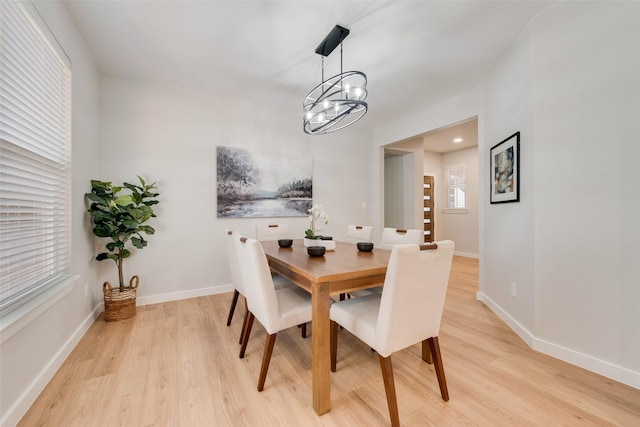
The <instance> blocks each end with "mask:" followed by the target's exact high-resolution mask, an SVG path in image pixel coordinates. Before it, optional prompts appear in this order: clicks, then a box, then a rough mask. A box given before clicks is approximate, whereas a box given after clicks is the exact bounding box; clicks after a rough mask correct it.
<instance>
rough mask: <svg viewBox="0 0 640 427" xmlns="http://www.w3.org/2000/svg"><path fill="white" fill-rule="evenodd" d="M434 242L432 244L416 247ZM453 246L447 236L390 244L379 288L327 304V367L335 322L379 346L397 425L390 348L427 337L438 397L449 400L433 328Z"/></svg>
mask: <svg viewBox="0 0 640 427" xmlns="http://www.w3.org/2000/svg"><path fill="white" fill-rule="evenodd" d="M434 246H437V248H436V249H428V250H427V249H424V250H421V249H423V248H427V247H431V248H433V247H434ZM453 248H454V243H453V242H452V241H450V240H445V241H441V242H436V243H435V245H422V246H421V245H397V246H394V248H393V250H392V252H391V258H390V259H389V266H388V268H387V274H386V277H385V281H384V287H383V290H382V294H372V295H368V296H365V297H361V298H352V299H348V300H345V301H340V302H336V303H334V304H333V305H332V306H331V370H332V371H333V372H335V371H336V352H337V341H338V340H337V337H338V325H340V326H342V327H344V329H346V330H348V331H349V332H351V333H352V334H354V335H355V336H357V337H358V338H360V339H361V340H362V341H364V342H365V343H366V344H367V345H368V346H369V347H371V348H372V349H373V350H375V351H377V352H378V358H379V359H380V367H381V369H382V376H383V380H384V385H385V391H386V394H387V404H388V406H389V414H390V418H391V424H392V425H393V426H398V425H400V421H399V416H398V404H397V400H396V392H395V385H394V380H393V370H392V367H391V354H392V353H395V352H397V351H400V350H402V349H404V348H407V347H410V346H412V345H414V344H417V343H419V342H421V341H422V342H423V346H424V344H425V341H426V344H428V346H429V350H430V352H431V356H432V358H433V362H434V366H435V371H436V375H437V378H438V383H439V385H440V393H441V395H442V399H443V400H445V401H447V400H449V392H448V390H447V383H446V379H445V375H444V368H443V365H442V356H441V355H440V345H439V343H438V334H439V331H440V322H441V319H442V311H443V309H444V301H445V296H446V292H447V285H448V283H449V273H450V271H451V261H452V258H453ZM423 348H424V347H423ZM424 357H425V356H424V355H423V358H424Z"/></svg>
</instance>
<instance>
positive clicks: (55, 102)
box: [0, 1, 71, 316]
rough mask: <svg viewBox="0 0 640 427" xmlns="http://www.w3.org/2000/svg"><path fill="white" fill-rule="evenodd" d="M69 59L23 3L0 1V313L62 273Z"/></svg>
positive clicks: (65, 264) (67, 249)
mask: <svg viewBox="0 0 640 427" xmlns="http://www.w3.org/2000/svg"><path fill="white" fill-rule="evenodd" d="M70 253H71V64H70V61H69V59H68V57H67V56H66V55H65V54H64V51H63V50H62V48H61V47H60V45H59V44H58V43H57V41H56V40H55V37H53V34H52V33H51V32H50V30H49V29H48V28H47V26H46V24H45V23H44V21H43V20H42V18H41V17H40V16H39V15H38V13H37V11H36V10H35V8H34V7H33V6H32V5H31V3H29V2H22V1H21V2H8V1H0V278H1V280H0V316H4V315H5V314H7V313H9V312H11V311H13V310H14V309H16V308H17V307H19V306H21V305H22V304H24V303H26V302H28V301H29V300H30V299H32V298H34V297H35V296H37V295H39V294H41V293H42V292H44V291H46V290H48V289H50V288H51V287H53V286H55V285H56V284H58V283H61V282H63V281H65V280H66V279H68V278H69V277H70Z"/></svg>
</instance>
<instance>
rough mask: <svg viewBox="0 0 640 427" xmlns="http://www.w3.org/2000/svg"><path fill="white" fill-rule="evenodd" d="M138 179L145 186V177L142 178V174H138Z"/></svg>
mask: <svg viewBox="0 0 640 427" xmlns="http://www.w3.org/2000/svg"><path fill="white" fill-rule="evenodd" d="M137 177H138V179H139V180H140V184H142V186H143V187H144V186H145V185H146V184H145V182H144V179H142V177H141V176H140V175H137Z"/></svg>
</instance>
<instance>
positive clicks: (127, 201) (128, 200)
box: [115, 194, 133, 206]
mask: <svg viewBox="0 0 640 427" xmlns="http://www.w3.org/2000/svg"><path fill="white" fill-rule="evenodd" d="M115 202H116V205H118V206H129V205H131V204H133V198H132V197H131V195H129V194H128V195H126V196H120V197H118V198H117V199H116V200H115Z"/></svg>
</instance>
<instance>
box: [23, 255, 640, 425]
mask: <svg viewBox="0 0 640 427" xmlns="http://www.w3.org/2000/svg"><path fill="white" fill-rule="evenodd" d="M477 280H478V263H477V260H473V259H469V258H461V257H454V265H453V270H452V275H451V281H450V285H449V290H448V294H447V301H446V304H445V312H444V317H443V322H442V327H441V333H440V346H441V350H442V355H443V360H444V367H445V373H446V376H447V383H448V386H449V394H450V397H451V400H450V401H449V402H444V401H443V400H442V399H441V398H440V391H439V389H438V381H437V379H436V375H435V372H434V370H433V366H432V365H428V364H426V363H424V362H423V361H422V360H421V358H420V356H421V346H420V345H419V344H418V345H415V346H414V347H412V348H410V349H407V350H404V351H402V352H399V353H396V354H394V355H393V356H392V360H393V367H394V373H395V382H396V389H397V394H398V403H399V412H400V422H401V424H402V425H403V426H465V425H470V426H471V425H477V426H489V425H491V426H516V425H518V426H560V425H561V426H573V425H597V426H640V390H637V389H634V388H631V387H628V386H625V385H623V384H620V383H617V382H615V381H612V380H610V379H607V378H604V377H602V376H599V375H597V374H594V373H591V372H588V371H585V370H583V369H581V368H578V367H575V366H572V365H569V364H567V363H564V362H561V361H559V360H556V359H553V358H551V357H549V356H545V355H543V354H541V353H538V352H536V351H533V350H531V349H530V348H529V347H528V346H527V345H526V344H525V343H524V342H522V340H520V338H518V336H517V335H516V334H515V333H514V332H512V331H511V330H510V329H509V328H508V327H507V326H506V325H505V324H504V323H503V322H502V321H501V320H499V319H498V318H497V317H496V316H495V315H494V314H493V313H492V312H491V311H490V310H489V309H488V308H487V307H485V306H484V305H483V304H482V303H480V302H478V301H476V299H475V294H476V291H477ZM230 302H231V293H228V294H223V295H214V296H207V297H201V298H194V299H189V300H182V301H174V302H170V303H164V304H155V305H149V306H144V307H138V314H137V315H136V317H134V318H133V319H129V320H125V321H120V322H115V323H106V322H104V321H103V320H102V319H98V320H97V321H96V322H95V323H94V324H93V325H92V327H91V328H90V330H89V331H88V332H87V333H86V335H85V336H84V337H83V338H82V340H81V342H80V343H79V344H78V346H77V347H76V348H75V349H74V351H73V352H72V354H71V355H70V356H69V358H68V359H67V360H66V361H65V363H64V364H63V366H62V367H61V368H60V370H59V371H58V372H57V374H56V375H55V376H54V378H53V379H52V380H51V382H50V383H49V385H48V386H47V387H46V388H45V390H44V391H43V392H42V393H41V395H40V396H39V397H38V399H37V400H36V401H35V402H34V404H33V405H32V407H31V408H30V409H29V411H28V412H27V414H26V415H25V416H24V417H23V419H22V420H21V422H20V424H19V425H20V426H83V427H85V426H181V427H182V426H328V427H330V426H385V425H389V418H388V417H389V414H388V410H387V403H386V398H385V394H384V385H383V382H382V375H381V373H380V365H379V362H378V358H377V355H376V354H375V353H374V352H372V351H370V349H369V348H368V347H367V346H366V345H364V344H363V343H361V342H360V341H358V340H357V339H355V338H354V337H353V336H351V335H350V334H349V333H348V332H346V331H341V336H340V341H339V347H338V371H337V372H336V373H335V374H332V375H331V389H332V410H331V412H330V413H328V414H326V415H323V416H321V417H320V416H317V415H316V414H315V412H314V410H313V407H312V402H311V339H310V338H307V339H302V338H301V337H300V331H299V329H298V328H292V329H290V330H287V331H284V332H281V333H280V334H278V338H277V340H276V345H275V348H274V351H273V358H272V360H271V367H270V369H269V375H268V377H267V381H266V384H265V389H264V391H263V392H262V393H259V392H258V391H257V390H256V386H257V382H258V373H259V370H260V363H261V358H262V351H263V347H264V342H265V337H266V333H265V331H264V329H263V328H262V327H261V326H260V324H259V323H258V322H256V323H255V324H254V328H253V333H252V336H251V339H250V341H249V345H248V347H247V355H246V357H245V358H244V359H239V358H238V351H239V345H238V338H239V334H240V328H241V324H242V316H243V315H244V303H242V302H241V303H239V304H238V307H237V309H236V314H235V317H234V320H233V323H232V324H231V327H227V326H226V319H227V312H228V309H229V305H230Z"/></svg>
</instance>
